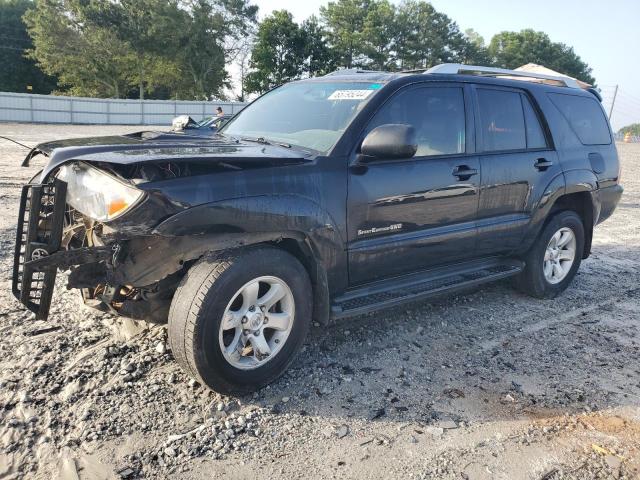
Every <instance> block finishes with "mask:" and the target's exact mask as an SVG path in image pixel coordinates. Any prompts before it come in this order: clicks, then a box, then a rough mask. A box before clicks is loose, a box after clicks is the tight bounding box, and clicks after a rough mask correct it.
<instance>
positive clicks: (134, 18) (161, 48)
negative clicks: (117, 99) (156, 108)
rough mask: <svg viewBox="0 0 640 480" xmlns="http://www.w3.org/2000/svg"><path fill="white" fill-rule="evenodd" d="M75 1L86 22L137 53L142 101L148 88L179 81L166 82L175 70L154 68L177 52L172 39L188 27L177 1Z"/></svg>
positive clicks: (137, 77) (137, 73)
mask: <svg viewBox="0 0 640 480" xmlns="http://www.w3.org/2000/svg"><path fill="white" fill-rule="evenodd" d="M73 1H74V2H75V1H77V2H78V6H79V10H80V12H81V13H82V16H83V19H84V20H85V21H86V22H88V23H89V24H90V25H92V26H95V27H98V28H101V29H105V30H107V31H109V32H110V33H111V34H113V35H114V36H115V37H116V38H117V39H118V40H119V41H120V42H122V43H125V44H127V45H128V46H129V48H130V49H131V50H132V51H133V53H134V59H135V69H134V71H135V78H136V80H137V83H138V89H139V95H140V99H141V100H142V99H144V92H145V86H146V85H153V84H154V83H161V84H162V83H164V82H165V81H166V80H169V82H171V81H172V80H174V81H175V77H173V78H170V77H169V78H166V77H165V78H163V76H164V75H165V74H169V73H175V72H172V71H171V69H169V70H166V69H154V68H153V66H154V65H155V63H156V60H157V59H158V58H159V57H160V58H161V57H163V56H165V55H166V54H167V52H174V51H175V50H174V48H173V47H174V46H175V44H173V43H172V38H173V36H174V35H175V32H177V31H179V30H176V27H180V26H183V25H184V18H183V16H184V15H186V12H184V11H183V10H181V9H180V8H179V6H178V1H177V0H168V1H157V0H119V1H118V2H84V1H82V0H73ZM152 74H155V75H157V76H154V75H152Z"/></svg>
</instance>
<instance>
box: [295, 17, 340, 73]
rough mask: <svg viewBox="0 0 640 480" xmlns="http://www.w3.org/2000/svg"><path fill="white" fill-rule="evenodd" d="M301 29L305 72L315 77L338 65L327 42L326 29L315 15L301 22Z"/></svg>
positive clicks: (332, 69) (328, 71)
mask: <svg viewBox="0 0 640 480" xmlns="http://www.w3.org/2000/svg"><path fill="white" fill-rule="evenodd" d="M301 29H302V33H303V36H304V41H305V57H306V60H305V67H304V71H305V72H306V74H308V75H309V76H310V77H315V76H318V75H326V74H327V73H330V72H333V71H334V70H335V69H336V68H337V66H338V59H337V57H336V54H335V52H334V51H333V50H332V49H331V48H329V45H328V43H327V36H328V32H327V30H326V29H325V28H324V27H323V26H322V25H320V22H319V21H318V18H317V17H316V16H315V15H312V16H311V17H309V18H308V19H307V20H305V21H304V22H302V26H301Z"/></svg>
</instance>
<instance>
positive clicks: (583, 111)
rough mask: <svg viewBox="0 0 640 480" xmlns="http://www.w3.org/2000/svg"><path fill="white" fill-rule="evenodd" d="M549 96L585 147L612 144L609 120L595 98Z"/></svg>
mask: <svg viewBox="0 0 640 480" xmlns="http://www.w3.org/2000/svg"><path fill="white" fill-rule="evenodd" d="M548 95H549V98H550V99H551V101H552V102H553V104H554V105H555V106H556V107H557V108H558V110H560V113H562V115H563V116H564V118H565V119H566V120H567V122H569V125H570V126H571V129H572V130H573V131H574V133H575V134H576V135H577V137H578V139H579V140H580V142H581V143H582V144H583V145H608V144H610V143H611V135H610V134H609V125H608V123H607V119H606V117H605V116H604V112H603V111H602V107H601V106H600V104H599V103H598V101H597V100H596V99H595V98H590V97H582V96H580V97H579V96H577V95H564V94H562V93H549V94H548Z"/></svg>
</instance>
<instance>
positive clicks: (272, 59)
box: [245, 10, 307, 93]
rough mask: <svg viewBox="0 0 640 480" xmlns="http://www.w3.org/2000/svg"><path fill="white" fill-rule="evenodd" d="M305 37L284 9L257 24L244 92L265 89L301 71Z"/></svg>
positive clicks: (289, 79)
mask: <svg viewBox="0 0 640 480" xmlns="http://www.w3.org/2000/svg"><path fill="white" fill-rule="evenodd" d="M306 50H307V48H306V41H305V35H304V32H303V31H302V29H301V28H300V27H299V26H298V24H297V23H296V22H294V21H293V16H292V15H291V13H289V12H288V11H286V10H278V11H274V12H273V13H272V14H271V15H269V16H268V17H266V18H265V19H264V20H263V21H262V23H260V26H259V27H258V33H257V37H256V44H255V45H254V47H253V52H252V54H251V61H250V65H251V68H253V69H254V71H253V72H251V73H249V74H248V75H247V79H246V85H245V88H246V90H247V92H260V93H262V92H266V91H267V90H270V89H271V88H273V87H275V86H277V85H280V84H282V83H285V82H288V81H291V80H294V79H296V78H299V77H300V76H301V75H302V73H303V72H304V61H305V57H306Z"/></svg>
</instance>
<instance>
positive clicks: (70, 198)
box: [58, 163, 144, 222]
mask: <svg viewBox="0 0 640 480" xmlns="http://www.w3.org/2000/svg"><path fill="white" fill-rule="evenodd" d="M58 178H59V179H60V180H62V181H64V182H66V183H67V203H68V204H69V205H71V206H72V207H73V208H75V209H76V210H78V211H79V212H80V213H82V214H84V215H86V216H87V217H89V218H92V219H94V220H98V221H101V222H107V221H109V220H113V219H114V218H117V217H119V216H120V215H122V214H123V213H125V212H126V211H127V210H129V209H130V208H132V207H133V206H134V205H136V204H137V203H138V202H139V201H140V199H141V198H142V196H143V195H144V193H143V192H142V191H140V190H138V189H137V188H135V187H133V186H131V185H129V184H127V183H124V182H122V181H120V180H118V179H117V178H115V177H113V176H111V175H109V174H108V173H105V172H103V171H102V170H99V169H97V168H94V167H91V166H89V165H87V164H84V163H71V164H67V165H64V166H62V167H61V168H60V171H59V173H58Z"/></svg>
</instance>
